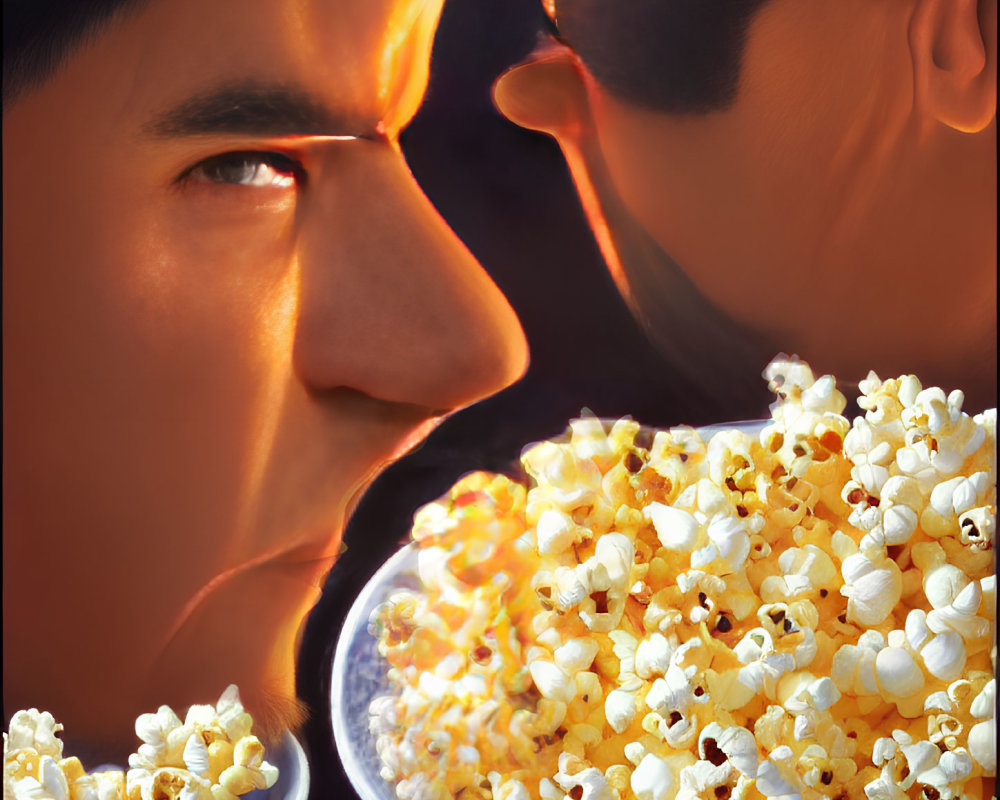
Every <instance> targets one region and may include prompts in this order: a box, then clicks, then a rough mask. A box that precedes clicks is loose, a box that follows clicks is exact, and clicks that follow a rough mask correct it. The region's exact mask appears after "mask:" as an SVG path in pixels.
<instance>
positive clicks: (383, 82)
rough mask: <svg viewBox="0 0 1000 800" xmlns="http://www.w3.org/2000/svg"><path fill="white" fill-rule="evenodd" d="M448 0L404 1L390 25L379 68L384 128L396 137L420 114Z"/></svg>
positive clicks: (387, 29)
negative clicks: (438, 32)
mask: <svg viewBox="0 0 1000 800" xmlns="http://www.w3.org/2000/svg"><path fill="white" fill-rule="evenodd" d="M443 5H444V0H428V2H425V3H422V4H416V3H400V4H397V5H396V6H395V8H394V9H393V12H392V15H391V16H390V18H389V24H388V25H387V26H386V34H385V40H384V43H383V49H382V56H381V60H380V62H379V70H378V99H379V101H380V102H381V103H382V105H383V108H385V109H386V116H385V118H384V119H383V120H382V121H381V127H382V129H383V131H384V132H385V133H386V135H388V136H389V137H390V138H394V137H395V136H396V135H397V134H398V133H399V131H400V130H401V129H402V128H403V126H405V125H406V123H407V122H409V121H410V119H411V118H412V117H413V115H414V114H415V113H416V111H417V108H418V107H419V106H420V102H421V101H422V100H423V96H424V91H425V90H426V88H427V80H428V76H429V74H430V52H431V46H432V45H433V43H434V31H435V30H436V29H437V23H438V19H439V17H440V16H441V8H442V6H443Z"/></svg>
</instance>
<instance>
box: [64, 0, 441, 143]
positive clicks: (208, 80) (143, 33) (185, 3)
mask: <svg viewBox="0 0 1000 800" xmlns="http://www.w3.org/2000/svg"><path fill="white" fill-rule="evenodd" d="M441 4H442V0H211V2H208V3H206V2H204V0H153V2H151V3H149V4H148V5H146V6H144V7H143V8H142V10H141V11H139V12H138V13H136V14H132V15H127V16H126V17H124V18H123V19H122V20H120V21H118V22H116V23H115V24H114V25H112V26H110V27H109V28H108V29H106V30H105V31H103V32H102V33H101V34H99V35H98V36H97V37H96V38H95V40H94V41H93V42H92V43H90V44H89V45H87V46H85V47H84V48H82V49H81V50H80V51H79V52H78V53H74V55H73V57H72V58H71V59H70V62H69V65H68V67H67V69H66V70H64V72H65V73H66V74H65V75H62V76H61V77H62V78H64V79H65V80H64V84H65V88H71V87H72V88H76V89H78V90H79V92H78V94H77V96H78V97H85V98H87V102H90V103H93V104H94V108H93V112H94V113H100V114H102V115H103V116H104V118H105V119H106V120H107V122H108V123H109V124H112V125H113V124H117V123H119V122H120V123H124V122H126V121H131V120H132V118H143V117H145V118H149V117H154V116H155V115H156V114H157V113H159V112H160V111H161V110H162V109H163V108H168V107H171V106H176V105H178V104H182V103H184V102H186V101H188V100H189V99H190V98H192V97H196V96H198V95H199V94H203V93H205V92H206V91H210V90H212V89H213V88H216V87H227V86H238V85H246V84H253V85H261V86H282V87H293V88H294V89H296V90H297V91H300V92H302V93H307V94H309V95H310V96H311V97H314V98H316V99H317V100H318V101H319V102H321V103H322V104H323V105H324V106H325V107H326V108H330V109H335V110H336V112H337V117H338V118H339V119H343V120H345V121H346V124H347V125H348V126H353V127H354V128H357V129H359V130H357V131H330V133H354V132H364V131H365V130H366V129H369V128H371V127H372V126H373V125H374V124H376V123H378V122H383V121H384V119H385V117H386V115H387V114H391V113H392V112H393V106H394V104H398V103H400V102H401V100H402V99H403V98H404V97H405V96H406V95H407V84H408V83H412V82H413V80H414V78H419V77H420V72H421V68H420V67H419V66H417V65H418V63H419V62H420V61H421V59H423V60H425V61H426V59H427V58H428V57H429V52H430V46H431V43H432V40H433V31H434V27H435V24H436V21H437V16H438V14H439V12H440V7H441ZM423 71H424V75H425V74H426V64H424V66H423ZM59 78H60V76H57V80H59ZM74 84H75V87H74ZM421 88H422V87H421ZM410 94H412V92H410Z"/></svg>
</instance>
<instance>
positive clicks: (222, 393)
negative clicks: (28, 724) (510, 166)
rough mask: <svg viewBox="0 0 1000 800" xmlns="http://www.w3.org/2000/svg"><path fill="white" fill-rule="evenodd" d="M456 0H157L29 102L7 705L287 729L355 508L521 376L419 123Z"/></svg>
mask: <svg viewBox="0 0 1000 800" xmlns="http://www.w3.org/2000/svg"><path fill="white" fill-rule="evenodd" d="M440 6H441V2H440V0H427V2H424V1H423V0H336V2H305V1H303V2H291V1H289V2H282V1H279V0H274V2H263V1H262V2H255V3H252V4H247V3H246V2H244V1H243V0H218V1H217V2H212V3H203V2H200V0H154V2H150V3H144V4H140V6H139V7H138V8H137V9H136V10H134V11H130V12H129V13H127V14H125V15H123V16H121V17H120V18H116V19H115V20H113V21H112V23H111V24H109V25H108V26H107V27H106V28H102V29H101V30H100V32H99V33H98V34H97V35H96V36H95V37H93V38H92V40H90V41H89V42H87V43H85V44H84V45H82V46H81V47H80V48H79V49H76V50H73V51H71V53H70V55H69V58H68V59H67V61H66V63H65V65H64V66H62V67H60V68H59V69H58V70H57V71H56V72H55V73H54V74H53V75H52V76H51V77H49V78H47V79H46V80H45V81H44V82H42V83H41V84H40V85H39V86H37V87H29V88H28V89H27V90H25V91H24V92H22V93H21V94H20V95H19V96H17V97H16V98H15V100H14V102H13V103H12V104H11V105H10V107H9V108H6V109H5V114H4V196H5V208H4V212H5V214H4V278H3V280H4V284H3V289H4V308H3V336H4V412H5V424H4V480H5V484H4V492H5V493H4V529H5V535H4V563H5V567H4V653H5V657H4V686H5V701H6V706H7V707H8V708H10V709H14V708H18V707H22V705H35V706H39V707H42V708H48V709H49V710H51V711H52V712H53V713H55V715H56V717H57V718H58V719H60V721H62V722H64V723H65V724H66V726H67V736H68V738H70V739H72V738H73V734H74V733H76V734H77V735H81V736H86V737H90V738H91V739H92V740H94V741H99V740H101V739H102V738H110V737H119V738H121V737H124V738H125V739H126V741H127V740H128V738H129V737H130V735H131V731H130V722H131V719H133V718H134V715H135V714H136V713H138V712H139V711H143V710H149V709H150V708H155V707H156V706H157V705H158V704H160V703H170V704H175V705H176V706H186V705H187V704H189V703H191V702H196V701H198V702H204V701H205V700H207V699H211V698H212V697H214V696H215V695H216V694H217V693H218V692H219V691H221V689H222V688H224V687H225V685H226V684H228V683H230V682H236V683H237V684H239V685H240V688H241V691H242V693H243V697H244V701H245V702H246V704H247V706H248V708H249V709H250V710H251V711H252V712H253V713H254V714H255V715H261V716H266V715H267V712H268V709H269V707H270V706H271V705H274V706H276V707H277V711H276V713H275V715H274V717H275V719H274V720H272V722H273V721H277V722H279V723H280V716H281V712H282V708H283V704H284V703H285V702H286V701H287V700H288V699H289V698H291V697H293V695H294V691H293V689H294V682H293V660H294V647H295V637H296V634H297V629H298V626H299V623H300V621H301V619H302V617H303V616H304V615H305V613H306V612H307V611H308V609H309V608H310V607H311V606H312V604H313V603H314V601H315V599H316V596H317V594H318V591H319V590H318V588H317V585H318V584H319V582H320V581H321V579H322V578H323V576H324V575H325V573H326V571H327V570H328V568H329V566H330V564H331V561H332V558H333V557H334V556H335V555H336V553H337V552H338V548H339V537H340V532H341V528H342V525H343V523H344V519H345V515H346V514H347V513H348V511H349V508H350V505H351V503H352V500H354V499H356V498H357V496H358V494H359V493H360V492H361V491H362V490H363V489H364V487H365V486H366V485H367V483H368V482H369V481H370V480H371V479H372V478H373V477H374V475H375V474H376V473H377V472H378V470H379V469H380V468H381V467H382V466H384V465H385V464H386V463H387V462H388V461H390V460H391V459H393V458H395V457H397V456H398V455H400V454H401V453H402V452H405V450H406V449H407V448H409V447H410V446H412V445H413V444H414V443H415V442H417V441H418V440H419V439H420V438H421V437H422V436H423V435H425V434H426V432H427V431H428V430H429V428H430V426H432V425H433V424H434V423H435V421H436V420H438V419H439V418H440V417H441V416H442V415H443V414H446V413H448V412H449V411H451V410H453V409H455V408H457V407H460V406H463V405H465V404H468V403H470V402H473V401H475V400H477V399H479V398H480V397H483V396H485V395H487V394H489V393H492V392H495V391H497V390H499V389H500V388H502V387H504V386H506V385H507V384H509V383H510V382H511V381H513V380H514V379H516V378H517V377H518V376H519V375H520V373H521V372H522V370H523V368H524V364H525V347H524V342H523V339H522V337H521V333H520V329H519V327H518V324H517V321H516V319H515V318H514V316H513V313H512V312H511V310H510V308H509V307H508V305H507V304H506V301H505V300H504V299H503V298H502V296H501V295H500V294H499V293H498V291H497V290H496V288H495V287H494V286H493V284H492V283H491V281H490V280H489V278H488V277H487V276H486V275H485V273H484V272H483V271H482V270H481V268H480V267H479V266H478V265H477V264H476V262H475V261H474V260H473V259H472V257H471V256H470V255H469V254H468V252H467V251H466V250H465V249H464V248H463V247H462V245H461V244H460V243H459V242H458V240H457V239H456V238H455V237H454V236H453V234H452V233H451V232H450V231H449V230H448V229H447V227H445V225H444V224H443V222H442V221H441V219H440V218H439V217H438V215H437V214H436V212H435V211H434V209H433V208H432V207H431V206H430V204H429V203H428V201H427V200H426V198H425V197H424V196H423V194H422V193H421V191H420V189H419V188H418V187H417V185H416V184H415V182H414V180H413V178H412V176H411V175H410V173H409V171H408V170H407V167H406V164H405V162H404V161H403V159H402V156H401V153H400V150H399V147H398V145H397V143H396V136H397V134H398V132H399V130H400V129H401V128H402V127H403V126H405V125H406V124H407V122H408V121H409V119H410V118H411V117H412V115H413V114H414V113H415V111H416V109H417V107H418V105H419V103H420V100H421V98H422V95H423V92H424V88H425V85H426V80H427V73H428V59H429V53H430V48H431V43H432V38H433V33H434V28H435V25H436V22H437V17H438V14H439V12H440ZM98 709H100V710H101V711H100V713H97V710H98Z"/></svg>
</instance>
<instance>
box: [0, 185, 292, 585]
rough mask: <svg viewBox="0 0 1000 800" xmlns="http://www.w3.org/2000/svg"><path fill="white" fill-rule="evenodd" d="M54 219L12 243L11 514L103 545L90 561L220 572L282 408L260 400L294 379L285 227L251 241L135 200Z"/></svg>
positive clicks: (8, 344)
mask: <svg viewBox="0 0 1000 800" xmlns="http://www.w3.org/2000/svg"><path fill="white" fill-rule="evenodd" d="M66 219H72V217H71V216H67V217H66ZM111 220H113V221H114V224H109V221H111ZM276 221H277V220H276V219H272V222H276ZM48 222H49V223H53V222H54V223H55V224H54V225H53V228H54V229H55V230H58V231H59V232H60V235H58V236H53V235H52V234H51V232H50V233H49V235H48V236H47V237H46V236H37V235H36V236H35V237H34V239H33V241H34V242H37V245H35V244H33V243H32V240H30V239H27V238H26V237H24V236H21V235H19V236H18V237H16V239H17V241H16V243H12V245H13V250H12V251H11V252H10V253H9V255H10V256H12V259H11V261H10V262H9V264H8V266H9V269H8V270H5V277H4V282H5V286H4V288H5V294H4V335H5V342H4V351H5V358H6V363H5V379H6V380H5V389H4V402H5V411H6V412H7V415H8V416H7V420H6V423H7V424H6V425H5V428H6V429H7V431H8V432H9V437H8V438H7V441H6V442H5V462H6V463H7V464H11V465H17V472H16V473H14V471H13V470H11V472H10V473H9V474H10V477H11V480H12V486H13V487H14V488H15V494H16V495H17V496H19V497H21V498H23V500H24V501H25V502H24V504H22V505H21V506H19V507H18V509H17V510H15V511H14V513H22V512H23V513H28V514H29V515H31V516H32V517H33V520H34V522H33V524H34V525H37V526H39V527H40V528H41V529H42V530H50V531H51V530H60V529H65V528H66V527H67V525H71V526H72V527H74V528H79V529H82V530H89V531H94V532H98V531H99V532H101V533H100V536H99V537H98V536H96V535H95V536H94V539H93V541H92V542H91V545H92V548H93V554H94V558H95V559H97V560H98V561H99V560H100V557H101V554H102V553H103V554H106V553H107V552H108V551H109V550H110V551H113V552H114V553H115V558H116V560H121V561H123V562H125V563H127V562H128V561H129V559H131V560H133V561H135V562H136V563H139V562H141V561H143V560H146V559H148V558H149V555H150V552H151V551H152V552H159V549H161V548H166V549H167V550H168V551H170V552H172V553H173V552H176V553H178V557H183V558H191V557H192V555H196V554H197V553H199V552H200V553H201V557H202V558H203V559H204V563H205V566H206V568H209V569H210V568H211V566H212V564H213V563H214V559H215V558H216V554H214V553H213V548H215V547H218V546H221V544H220V543H218V542H216V541H215V540H214V539H213V537H212V535H211V533H212V532H217V531H220V530H232V529H233V521H234V519H235V518H236V517H237V516H238V514H239V508H238V504H239V498H240V494H241V486H242V483H243V475H242V471H243V470H244V467H245V464H246V463H247V460H248V457H247V453H248V452H249V451H250V450H251V448H252V446H253V442H252V438H253V434H254V432H255V431H256V430H258V429H259V428H260V427H261V426H262V425H263V423H262V422H261V420H260V419H259V418H260V416H261V414H263V413H277V411H276V410H274V405H273V404H271V403H266V402H264V401H263V399H262V398H264V397H265V396H268V395H272V394H274V393H276V392H279V391H280V386H281V385H283V384H284V383H285V382H287V377H288V374H289V369H290V367H289V364H290V351H291V347H290V336H291V333H290V329H291V322H292V321H293V320H294V314H295V302H296V290H295V271H294V262H293V259H292V256H291V249H292V248H291V233H290V223H289V222H288V219H287V217H285V218H283V221H282V223H281V224H280V225H264V224H259V221H258V224H257V225H252V226H246V225H244V226H243V230H242V233H243V237H242V239H241V238H240V237H239V235H238V234H239V233H241V231H239V230H236V229H235V228H234V227H233V225H234V224H235V223H233V224H232V225H230V226H229V227H228V229H225V230H223V231H221V232H220V231H219V230H218V229H217V228H216V227H215V226H214V225H208V224H207V222H208V221H207V220H206V219H205V218H204V216H203V215H202V216H201V217H200V218H199V217H198V216H197V215H187V214H173V215H172V214H171V213H169V210H165V209H163V208H157V207H153V206H149V205H145V206H144V205H143V204H142V203H140V202H131V203H128V202H125V203H121V204H117V205H116V204H111V203H107V204H102V205H99V207H97V208H92V209H91V211H90V213H89V216H88V218H86V219H84V220H82V221H81V222H79V223H76V224H74V225H69V224H65V225H61V224H58V218H56V219H55V220H53V219H52V218H51V217H50V218H49V220H48ZM215 222H218V220H215ZM199 226H201V227H199ZM221 227H223V228H225V226H221ZM37 233H38V232H37V231H36V234H37ZM224 241H226V242H228V245H224V244H223V242H224ZM234 242H237V243H238V244H235V245H234ZM15 255H16V260H15V259H14V258H13V256H15ZM276 320H277V321H278V322H279V323H280V324H276ZM267 409H271V411H267ZM46 487H53V488H54V490H56V491H58V493H59V494H60V500H61V502H60V504H59V506H58V507H55V506H51V504H48V502H47V500H46V496H47V491H48V490H47V488H46ZM18 493H19V494H18ZM26 509H27V510H26ZM138 532H142V535H141V536H139V535H137V533H138ZM102 537H103V538H102ZM216 538H217V537H216ZM192 548H195V553H192Z"/></svg>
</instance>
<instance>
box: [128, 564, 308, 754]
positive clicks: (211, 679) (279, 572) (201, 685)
mask: <svg viewBox="0 0 1000 800" xmlns="http://www.w3.org/2000/svg"><path fill="white" fill-rule="evenodd" d="M318 596H319V589H318V588H316V586H314V585H310V584H309V583H308V582H307V581H304V580H302V579H300V577H299V576H297V575H295V574H293V572H292V571H291V570H290V569H289V568H288V567H287V565H280V564H275V565H263V566H261V567H260V568H256V569H253V570H250V571H248V572H245V573H242V574H241V575H240V576H238V577H237V578H236V579H234V580H232V581H227V582H226V583H225V584H224V585H222V586H219V587H218V588H217V589H216V590H214V591H213V592H212V593H211V595H209V596H207V597H205V598H204V600H203V602H201V603H199V605H198V606H197V607H196V608H194V609H192V610H191V611H190V613H189V614H188V615H187V616H186V617H185V618H184V619H183V620H182V621H181V622H180V623H179V625H178V626H177V628H176V630H175V631H174V633H173V634H172V635H171V636H170V638H169V639H168V640H167V642H166V643H165V645H164V647H163V648H162V650H161V652H160V654H159V656H158V657H157V658H156V659H155V662H154V666H153V669H152V672H151V674H150V676H149V680H148V681H147V683H146V691H145V697H146V704H147V705H148V706H149V707H148V708H147V709H145V710H148V711H152V710H154V709H156V708H157V707H158V706H159V705H160V704H163V703H166V704H167V705H170V706H171V707H172V708H173V709H174V710H175V711H177V712H178V713H179V714H181V715H183V710H184V709H186V708H187V707H188V706H189V705H192V704H194V703H214V702H216V700H217V699H218V697H219V695H220V694H222V692H223V690H224V689H225V688H226V687H227V686H228V685H229V684H232V683H235V684H236V685H237V687H239V691H240V697H241V698H242V701H243V705H244V707H245V708H246V709H247V711H249V712H250V714H251V715H252V716H253V718H254V730H255V731H256V732H257V735H258V736H259V737H260V739H261V741H264V743H265V745H266V744H267V741H266V740H267V739H271V740H275V739H280V738H281V735H282V733H283V732H284V731H286V730H292V731H294V730H295V729H296V728H298V727H299V726H301V724H302V723H303V721H304V720H305V717H306V713H305V709H306V707H305V706H304V705H303V704H302V703H301V702H300V701H299V700H297V699H296V697H295V659H296V650H297V638H298V633H299V630H300V628H301V626H302V624H303V621H304V620H305V618H306V616H307V615H308V613H309V611H310V610H311V609H312V607H313V605H314V604H315V602H316V600H317V599H318ZM272 743H273V741H272Z"/></svg>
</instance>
